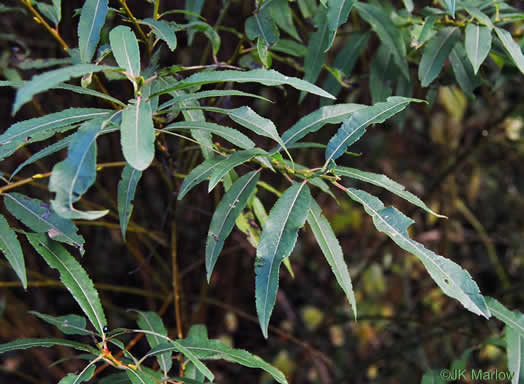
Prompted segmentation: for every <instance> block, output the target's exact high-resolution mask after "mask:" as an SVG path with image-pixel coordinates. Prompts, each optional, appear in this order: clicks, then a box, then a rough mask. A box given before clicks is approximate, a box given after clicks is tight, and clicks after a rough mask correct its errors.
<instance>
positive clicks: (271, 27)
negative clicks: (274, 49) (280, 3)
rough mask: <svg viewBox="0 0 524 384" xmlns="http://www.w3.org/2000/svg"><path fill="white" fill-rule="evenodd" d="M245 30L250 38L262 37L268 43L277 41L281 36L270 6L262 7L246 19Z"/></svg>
mask: <svg viewBox="0 0 524 384" xmlns="http://www.w3.org/2000/svg"><path fill="white" fill-rule="evenodd" d="M245 31H246V36H247V38H248V39H249V40H255V39H256V38H258V37H260V38H262V39H263V40H264V41H265V43H266V44H267V45H271V44H274V43H276V41H277V40H278V37H279V33H278V28H277V26H276V24H275V22H274V21H273V18H272V17H271V11H270V10H269V8H268V7H261V8H260V9H259V10H257V11H256V12H255V13H254V14H253V16H250V17H249V18H248V19H247V20H246V24H245Z"/></svg>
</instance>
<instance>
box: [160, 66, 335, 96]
mask: <svg viewBox="0 0 524 384" xmlns="http://www.w3.org/2000/svg"><path fill="white" fill-rule="evenodd" d="M229 81H231V82H237V83H260V84H263V85H267V86H276V85H289V86H291V87H293V88H296V89H298V90H300V91H306V92H309V93H313V94H315V95H319V96H322V97H327V98H330V99H334V98H335V97H334V96H333V95H331V94H329V93H327V92H326V91H324V90H323V89H321V88H319V87H317V86H316V85H314V84H311V83H308V82H307V81H304V80H302V79H298V78H296V77H290V76H285V75H283V74H281V73H280V72H277V71H274V70H267V69H253V70H251V71H246V72H242V71H233V70H226V71H217V72H210V71H207V72H199V73H196V74H194V75H191V76H189V77H188V78H186V79H184V80H182V81H179V82H177V83H176V84H175V85H174V86H172V87H169V88H166V89H162V90H160V91H159V92H157V93H156V95H161V94H165V93H169V92H171V91H173V90H177V89H185V88H190V87H194V86H198V85H204V84H211V83H224V82H229Z"/></svg>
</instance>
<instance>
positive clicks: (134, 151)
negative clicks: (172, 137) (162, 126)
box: [120, 97, 155, 171]
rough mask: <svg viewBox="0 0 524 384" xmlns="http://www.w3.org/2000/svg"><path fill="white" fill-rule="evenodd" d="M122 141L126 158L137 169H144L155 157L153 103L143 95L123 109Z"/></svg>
mask: <svg viewBox="0 0 524 384" xmlns="http://www.w3.org/2000/svg"><path fill="white" fill-rule="evenodd" d="M120 142H121V144H122V151H123V152H124V158H125V159H126V161H127V162H128V163H129V164H130V165H131V166H132V167H133V168H135V169H138V170H139V171H143V170H144V169H146V168H147V167H149V165H150V164H151V162H152V161H153V158H154V157H155V127H154V125H153V111H152V110H151V104H150V103H148V102H146V101H143V100H142V98H141V97H138V98H137V99H136V103H135V104H130V105H129V106H128V107H127V108H126V109H124V110H123V111H122V123H121V125H120Z"/></svg>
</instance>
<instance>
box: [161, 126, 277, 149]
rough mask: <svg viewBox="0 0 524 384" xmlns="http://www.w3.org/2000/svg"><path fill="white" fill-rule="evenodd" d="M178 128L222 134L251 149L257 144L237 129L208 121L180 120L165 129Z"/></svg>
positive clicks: (173, 129)
mask: <svg viewBox="0 0 524 384" xmlns="http://www.w3.org/2000/svg"><path fill="white" fill-rule="evenodd" d="M178 129H191V130H203V131H205V132H209V133H212V134H214V135H217V136H220V137H222V138H224V139H226V140H227V141H229V142H230V143H231V144H234V145H236V146H237V147H240V148H243V149H249V148H253V147H254V146H255V143H253V141H252V140H251V139H250V138H249V137H247V136H246V135H244V134H243V133H241V132H239V131H237V130H236V129H233V128H229V127H225V126H223V125H219V124H215V123H208V122H206V121H179V122H176V123H172V124H169V125H168V126H167V127H164V129H163V130H164V131H175V130H178ZM277 135H278V133H277Z"/></svg>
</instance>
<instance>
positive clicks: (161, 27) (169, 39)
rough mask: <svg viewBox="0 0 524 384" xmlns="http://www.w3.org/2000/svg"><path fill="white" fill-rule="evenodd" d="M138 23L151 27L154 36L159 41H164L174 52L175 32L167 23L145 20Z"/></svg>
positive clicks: (175, 43)
mask: <svg viewBox="0 0 524 384" xmlns="http://www.w3.org/2000/svg"><path fill="white" fill-rule="evenodd" d="M140 23H142V24H145V25H148V26H149V27H151V29H152V31H153V33H154V34H155V36H156V37H157V38H158V39H160V40H164V41H165V42H166V43H167V46H168V47H169V49H170V50H172V51H174V50H175V49H176V45H177V40H176V35H175V31H174V29H173V27H172V26H171V24H170V23H169V22H167V21H164V20H155V19H151V18H147V19H143V20H140Z"/></svg>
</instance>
